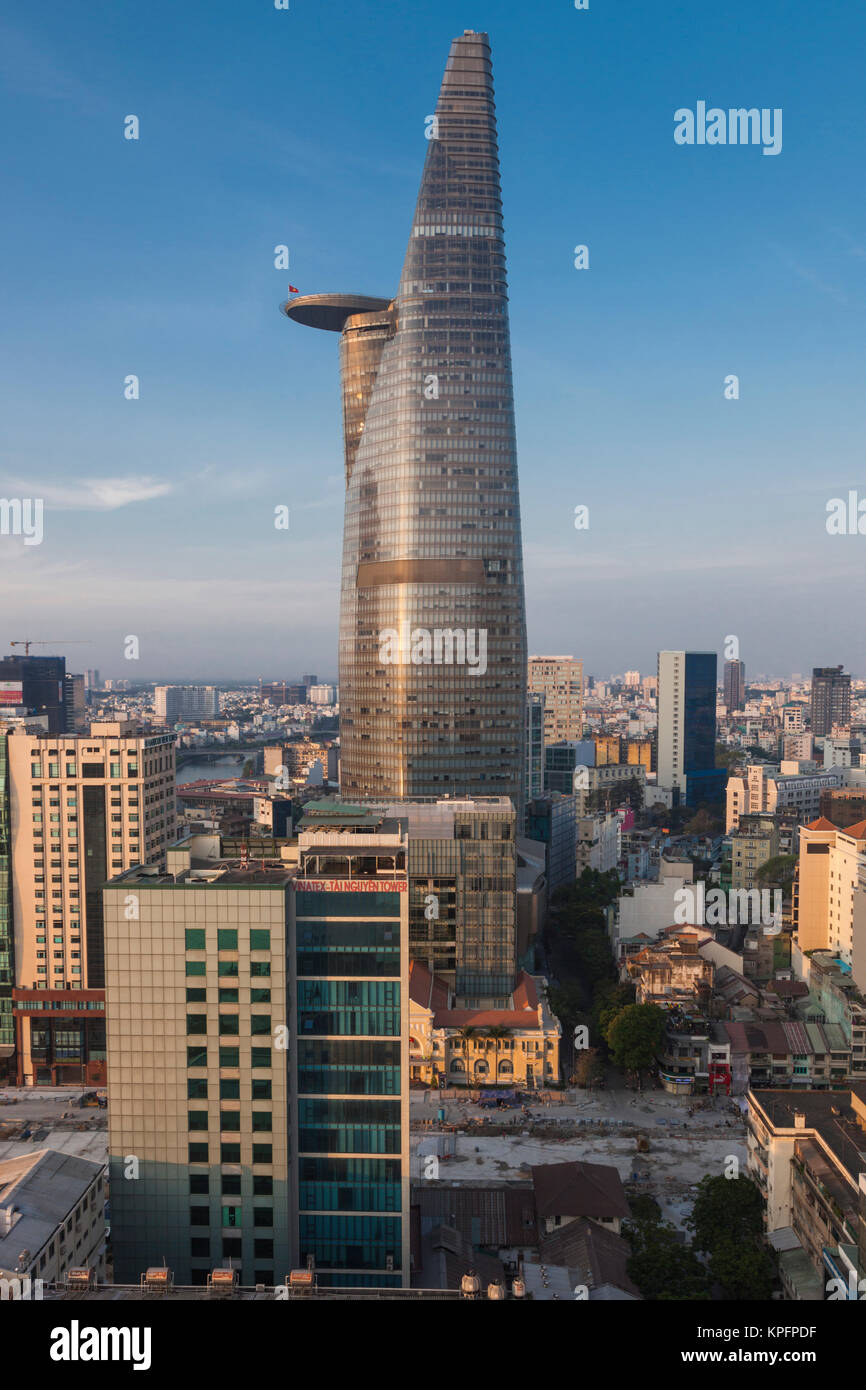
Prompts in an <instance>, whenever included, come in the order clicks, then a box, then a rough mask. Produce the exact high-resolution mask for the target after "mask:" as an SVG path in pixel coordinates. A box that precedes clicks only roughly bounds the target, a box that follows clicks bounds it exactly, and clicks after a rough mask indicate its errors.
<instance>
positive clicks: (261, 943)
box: [250, 927, 271, 951]
mask: <svg viewBox="0 0 866 1390" xmlns="http://www.w3.org/2000/svg"><path fill="white" fill-rule="evenodd" d="M270 949H271V933H270V931H268V930H266V929H265V928H264V927H253V928H252V929H251V931H250V950H251V951H269V950H270Z"/></svg>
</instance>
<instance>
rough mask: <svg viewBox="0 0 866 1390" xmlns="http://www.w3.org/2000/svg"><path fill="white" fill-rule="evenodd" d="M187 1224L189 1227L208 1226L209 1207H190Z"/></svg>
mask: <svg viewBox="0 0 866 1390" xmlns="http://www.w3.org/2000/svg"><path fill="white" fill-rule="evenodd" d="M189 1224H190V1225H191V1226H209V1225H210V1207H190V1209H189Z"/></svg>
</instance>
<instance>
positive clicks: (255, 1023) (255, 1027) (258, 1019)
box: [250, 1014, 271, 1037]
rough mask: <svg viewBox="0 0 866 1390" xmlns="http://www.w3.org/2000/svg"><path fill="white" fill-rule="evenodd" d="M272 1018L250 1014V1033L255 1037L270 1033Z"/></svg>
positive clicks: (266, 1015) (265, 1015)
mask: <svg viewBox="0 0 866 1390" xmlns="http://www.w3.org/2000/svg"><path fill="white" fill-rule="evenodd" d="M270 1031H271V1016H270V1014H250V1032H251V1033H252V1035H253V1037H255V1036H256V1035H257V1034H261V1033H270Z"/></svg>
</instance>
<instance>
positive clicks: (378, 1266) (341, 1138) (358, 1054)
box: [290, 805, 411, 1288]
mask: <svg viewBox="0 0 866 1390" xmlns="http://www.w3.org/2000/svg"><path fill="white" fill-rule="evenodd" d="M357 809H358V808H353V807H346V808H345V809H344V810H343V811H342V812H341V811H340V809H339V808H338V807H337V806H335V805H333V806H332V807H331V813H330V815H329V816H328V817H327V823H319V819H318V818H317V817H315V816H313V817H311V818H310V820H309V821H308V820H307V819H306V818H305V820H304V821H303V822H302V824H301V828H300V833H299V835H298V871H297V878H296V879H295V880H294V883H293V886H292V888H293V891H292V923H293V929H292V945H291V953H290V972H291V997H292V999H293V1000H296V1001H297V1010H298V1012H297V1025H296V1032H297V1038H298V1043H297V1065H296V1084H295V1087H294V1088H293V1097H292V1132H293V1134H294V1135H295V1136H296V1142H295V1154H296V1158H295V1163H294V1165H293V1167H294V1172H295V1174H296V1181H297V1191H296V1208H297V1221H298V1246H297V1249H298V1256H299V1261H298V1262H299V1264H300V1265H301V1266H304V1265H305V1264H307V1262H308V1261H310V1260H312V1261H314V1263H315V1269H316V1277H317V1281H318V1283H319V1284H320V1285H324V1286H331V1287H344V1286H346V1285H351V1286H354V1287H358V1286H364V1285H375V1286H376V1287H379V1288H387V1287H398V1288H399V1287H404V1288H408V1287H409V1282H410V1272H411V1271H410V1264H411V1253H410V1228H409V954H408V948H409V911H408V900H409V891H408V888H409V885H408V873H407V847H408V845H407V840H408V837H407V832H406V826H405V823H404V822H402V821H401V820H400V819H398V818H392V817H391V816H390V815H387V814H385V813H382V812H379V811H375V810H372V809H371V810H370V811H369V813H368V814H367V815H366V817H363V818H359V816H358V814H357ZM341 816H342V819H341Z"/></svg>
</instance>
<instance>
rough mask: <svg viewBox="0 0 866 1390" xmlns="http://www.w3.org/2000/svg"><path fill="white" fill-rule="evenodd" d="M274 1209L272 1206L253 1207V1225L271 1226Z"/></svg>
mask: <svg viewBox="0 0 866 1390" xmlns="http://www.w3.org/2000/svg"><path fill="white" fill-rule="evenodd" d="M273 1224H274V1209H273V1207H253V1225H254V1226H273Z"/></svg>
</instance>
